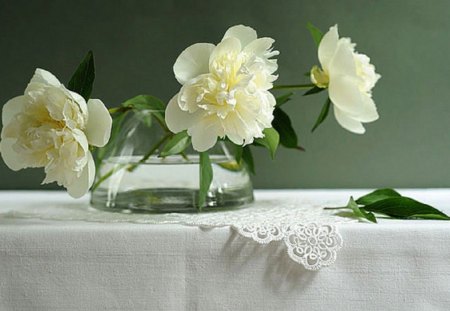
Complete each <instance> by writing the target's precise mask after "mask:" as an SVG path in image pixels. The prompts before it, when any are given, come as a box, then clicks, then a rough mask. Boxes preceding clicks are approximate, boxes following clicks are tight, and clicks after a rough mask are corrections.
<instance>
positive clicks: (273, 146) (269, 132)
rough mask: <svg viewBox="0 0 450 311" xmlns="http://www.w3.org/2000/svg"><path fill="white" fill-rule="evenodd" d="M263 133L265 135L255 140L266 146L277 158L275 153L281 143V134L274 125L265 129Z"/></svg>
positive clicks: (272, 155)
mask: <svg viewBox="0 0 450 311" xmlns="http://www.w3.org/2000/svg"><path fill="white" fill-rule="evenodd" d="M263 133H264V137H263V138H257V139H255V142H256V143H257V144H260V145H262V146H264V147H266V148H267V149H268V150H269V152H270V156H271V157H272V159H273V158H275V153H276V151H277V148H278V144H279V143H280V135H279V134H278V132H277V130H275V129H274V128H273V127H268V128H266V129H264V131H263Z"/></svg>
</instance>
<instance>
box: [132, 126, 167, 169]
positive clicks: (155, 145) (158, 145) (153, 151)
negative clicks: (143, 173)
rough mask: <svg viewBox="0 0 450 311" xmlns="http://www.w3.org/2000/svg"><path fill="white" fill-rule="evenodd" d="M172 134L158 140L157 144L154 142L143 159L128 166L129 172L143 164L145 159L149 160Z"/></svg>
mask: <svg viewBox="0 0 450 311" xmlns="http://www.w3.org/2000/svg"><path fill="white" fill-rule="evenodd" d="M172 135H173V134H172V133H168V134H166V135H165V136H164V137H163V138H162V139H161V140H160V141H159V142H157V143H156V144H154V145H153V146H152V147H151V148H150V150H149V151H148V152H147V153H146V154H145V155H144V156H143V157H142V159H140V160H139V162H138V163H136V164H133V165H130V166H129V167H128V171H129V172H132V171H134V170H135V169H136V167H137V166H138V165H139V164H142V163H144V162H145V161H147V160H148V158H150V156H151V155H152V154H153V153H155V151H156V150H158V148H159V147H161V145H162V144H164V142H165V141H166V140H168V139H169V138H170V137H171V136H172Z"/></svg>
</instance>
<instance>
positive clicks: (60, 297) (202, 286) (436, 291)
mask: <svg viewBox="0 0 450 311" xmlns="http://www.w3.org/2000/svg"><path fill="white" fill-rule="evenodd" d="M363 192H366V191H354V190H346V191H342V190H341V191H257V192H256V197H257V200H258V202H259V201H264V200H275V201H278V202H280V204H282V202H283V200H286V198H291V199H292V198H298V201H299V202H300V201H304V202H310V203H311V204H312V205H316V206H319V205H322V204H323V206H329V205H342V204H345V203H346V201H347V199H348V197H349V196H350V195H354V196H358V195H359V194H361V193H363ZM404 193H405V194H406V195H410V196H413V197H415V198H417V199H419V200H423V201H425V202H427V203H430V204H433V205H434V206H436V207H438V208H440V209H442V210H444V211H445V210H447V211H448V210H450V208H449V207H450V206H449V204H448V203H447V198H448V197H449V196H450V191H449V190H429V191H425V190H421V191H404ZM43 203H48V204H64V205H65V206H66V205H67V206H71V207H73V208H79V207H82V206H85V204H86V201H81V202H80V201H75V200H71V199H69V198H68V197H66V195H65V194H61V193H49V192H38V193H30V192H3V193H1V194H0V310H230V309H234V310H245V309H247V310H274V309H277V310H354V309H357V308H359V309H363V310H380V309H384V310H447V309H449V308H450V259H449V258H450V256H449V255H450V247H448V246H450V223H448V222H444V221H392V220H385V221H382V222H381V223H380V224H378V225H375V224H368V223H342V224H337V225H336V226H337V227H338V229H339V231H340V233H341V235H342V237H343V240H344V242H345V244H344V247H343V248H342V249H341V250H340V251H339V255H338V257H337V260H336V262H335V263H334V264H333V265H331V266H329V267H327V268H325V269H321V270H320V271H309V270H306V269H305V268H303V267H302V266H301V265H298V264H297V263H296V262H294V261H292V260H291V258H290V257H289V256H288V255H287V254H286V249H285V246H284V245H283V244H281V243H269V244H267V245H258V244H257V243H255V242H253V241H252V240H250V239H247V238H245V237H242V236H241V235H240V234H239V233H237V232H236V231H235V230H230V228H229V227H221V228H216V229H213V230H211V229H201V230H200V229H199V228H197V227H188V226H181V225H174V224H162V225H149V224H145V223H142V224H139V223H130V222H102V223H100V222H85V221H78V220H59V221H56V220H42V219H33V218H28V219H20V218H15V217H13V214H12V213H11V210H15V211H17V212H19V211H20V210H23V209H24V208H25V209H26V210H29V208H30V206H34V207H38V206H41V207H42V208H45V205H43ZM17 216H19V213H18V214H17Z"/></svg>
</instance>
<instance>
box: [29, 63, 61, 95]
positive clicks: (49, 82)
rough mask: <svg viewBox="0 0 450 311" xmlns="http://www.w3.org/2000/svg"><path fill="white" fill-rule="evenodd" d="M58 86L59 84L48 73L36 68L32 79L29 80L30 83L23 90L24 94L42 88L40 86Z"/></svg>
mask: <svg viewBox="0 0 450 311" xmlns="http://www.w3.org/2000/svg"><path fill="white" fill-rule="evenodd" d="M43 85H44V86H56V87H58V86H60V85H61V82H59V80H58V79H57V78H56V77H55V76H54V75H53V74H52V73H51V72H49V71H47V70H44V69H40V68H37V69H36V71H35V72H34V75H33V78H31V81H30V83H28V86H27V88H26V89H25V94H27V93H28V92H31V91H34V90H36V89H40V88H42V86H43Z"/></svg>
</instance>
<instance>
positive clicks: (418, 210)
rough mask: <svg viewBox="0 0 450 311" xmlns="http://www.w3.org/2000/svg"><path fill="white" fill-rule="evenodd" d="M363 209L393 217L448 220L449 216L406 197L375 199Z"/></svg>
mask: <svg viewBox="0 0 450 311" xmlns="http://www.w3.org/2000/svg"><path fill="white" fill-rule="evenodd" d="M364 209H365V210H367V211H370V212H374V213H379V214H384V215H387V216H390V217H393V218H409V219H418V218H419V219H439V220H450V217H448V216H447V215H446V214H444V213H443V212H441V211H439V210H437V209H435V208H434V207H432V206H430V205H427V204H424V203H421V202H418V201H416V200H414V199H411V198H407V197H391V198H387V199H383V200H379V201H375V202H373V203H371V204H368V205H366V206H364Z"/></svg>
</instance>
